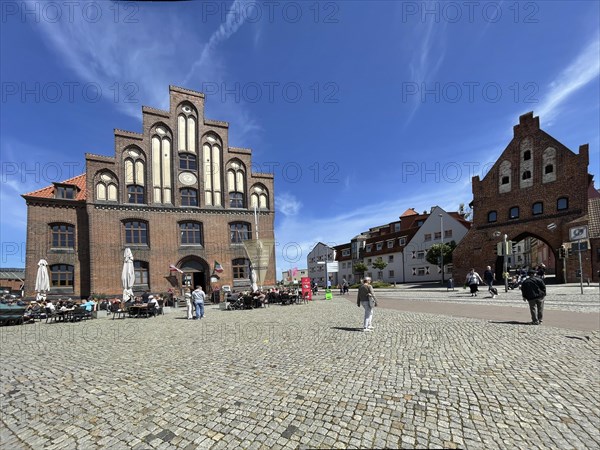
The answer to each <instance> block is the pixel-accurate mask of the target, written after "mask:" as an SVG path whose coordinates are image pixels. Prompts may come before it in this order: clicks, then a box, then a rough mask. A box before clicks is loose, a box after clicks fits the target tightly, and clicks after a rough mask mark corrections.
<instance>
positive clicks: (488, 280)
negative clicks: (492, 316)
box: [483, 266, 498, 298]
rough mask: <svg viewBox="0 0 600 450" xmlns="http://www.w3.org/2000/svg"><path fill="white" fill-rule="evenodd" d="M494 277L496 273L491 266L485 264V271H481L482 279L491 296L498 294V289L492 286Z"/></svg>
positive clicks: (494, 296)
mask: <svg viewBox="0 0 600 450" xmlns="http://www.w3.org/2000/svg"><path fill="white" fill-rule="evenodd" d="M495 279H496V274H495V273H494V272H492V268H491V267H490V266H487V267H486V268H485V272H483V281H485V284H487V287H488V291H489V293H490V294H492V298H496V297H497V296H498V290H497V289H496V288H495V287H494V280H495Z"/></svg>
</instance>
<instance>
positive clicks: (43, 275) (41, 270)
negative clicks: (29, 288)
mask: <svg viewBox="0 0 600 450" xmlns="http://www.w3.org/2000/svg"><path fill="white" fill-rule="evenodd" d="M35 290H36V291H37V293H38V294H37V300H44V299H45V298H46V292H48V291H49V290H50V278H49V277H48V262H47V261H46V260H45V259H40V261H39V262H38V270H37V275H36V276H35Z"/></svg>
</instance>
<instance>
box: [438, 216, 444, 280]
mask: <svg viewBox="0 0 600 450" xmlns="http://www.w3.org/2000/svg"><path fill="white" fill-rule="evenodd" d="M439 216H440V231H441V233H440V239H441V242H442V244H441V246H440V258H441V264H442V287H444V216H442V215H441V214H439Z"/></svg>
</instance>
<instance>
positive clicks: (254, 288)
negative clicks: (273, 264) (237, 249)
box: [250, 268, 258, 292]
mask: <svg viewBox="0 0 600 450" xmlns="http://www.w3.org/2000/svg"><path fill="white" fill-rule="evenodd" d="M250 283H251V284H252V292H256V291H258V277H257V274H256V270H254V268H251V269H250Z"/></svg>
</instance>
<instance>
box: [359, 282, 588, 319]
mask: <svg viewBox="0 0 600 450" xmlns="http://www.w3.org/2000/svg"><path fill="white" fill-rule="evenodd" d="M495 287H496V288H497V289H498V293H499V294H500V295H498V297H496V298H495V299H492V298H491V294H489V293H488V292H487V286H479V292H478V295H477V297H471V294H470V291H469V289H463V287H462V286H457V287H455V288H454V291H452V290H447V289H446V288H445V287H444V288H442V287H426V288H423V287H421V286H419V285H401V286H400V285H399V286H398V287H397V288H395V289H377V295H378V297H379V296H381V297H382V298H398V299H402V298H405V299H411V300H424V301H428V302H436V301H437V302H452V303H469V304H473V305H498V306H519V307H522V306H523V298H522V297H521V291H520V290H519V289H515V290H511V289H509V291H508V292H504V286H500V285H496V286H495ZM547 293H548V295H547V296H546V301H545V304H544V308H546V309H555V310H556V309H560V310H563V311H574V312H600V289H599V288H598V284H597V283H595V284H594V285H592V286H587V285H585V286H584V288H583V294H581V289H580V286H579V285H578V284H577V285H575V284H568V285H548V286H547ZM350 296H351V297H352V298H355V297H356V290H354V291H351V292H350Z"/></svg>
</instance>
